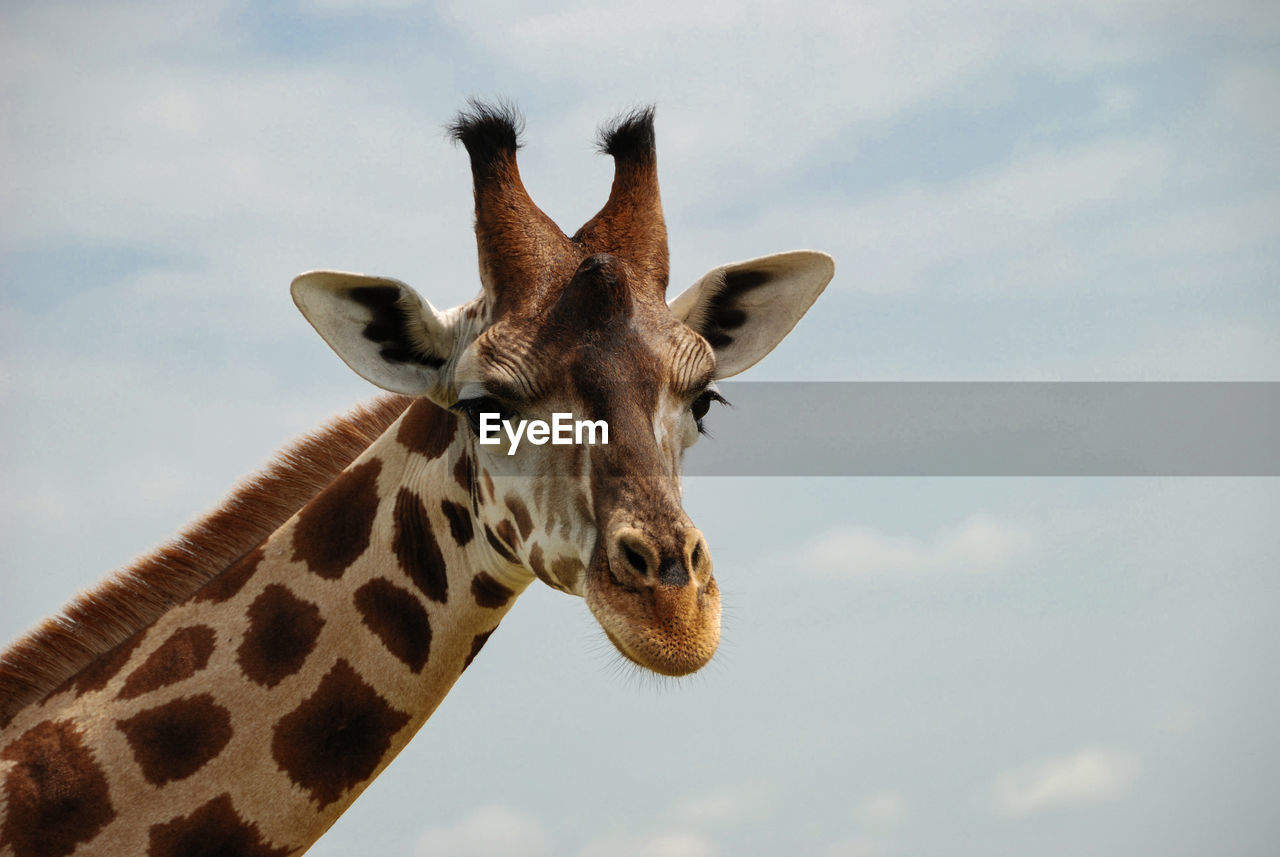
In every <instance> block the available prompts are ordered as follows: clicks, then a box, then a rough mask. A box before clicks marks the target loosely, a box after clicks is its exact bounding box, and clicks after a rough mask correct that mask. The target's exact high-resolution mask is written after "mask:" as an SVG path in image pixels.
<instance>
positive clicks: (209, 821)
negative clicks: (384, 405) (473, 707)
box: [0, 400, 532, 857]
mask: <svg viewBox="0 0 1280 857" xmlns="http://www.w3.org/2000/svg"><path fill="white" fill-rule="evenodd" d="M466 437H467V435H466V432H465V431H457V423H456V420H455V419H454V418H453V416H452V415H451V414H448V413H447V412H445V411H442V410H440V409H439V408H437V407H436V406H434V405H432V404H430V403H429V402H427V401H425V400H422V401H419V402H416V403H415V404H414V405H412V406H411V407H410V408H409V409H408V410H407V411H406V412H405V413H404V414H403V415H402V416H401V417H400V419H399V420H398V421H397V422H395V423H394V424H393V425H392V426H391V427H390V428H389V429H388V430H387V431H386V432H385V433H384V434H383V436H382V437H381V438H380V439H379V440H378V441H377V442H375V443H374V444H373V445H372V446H371V447H370V448H369V449H368V450H367V451H366V452H365V453H364V454H362V455H361V456H360V457H359V458H357V459H356V460H355V461H354V462H353V463H352V464H351V465H350V466H349V467H348V468H347V469H346V470H345V471H343V472H342V474H341V475H339V476H338V478H337V479H335V480H334V481H333V483H332V484H330V485H329V486H328V487H327V488H326V489H325V490H324V491H322V492H321V493H320V494H319V495H317V496H316V497H315V498H314V499H313V500H312V501H311V502H310V503H308V504H307V505H306V506H305V507H304V508H303V509H302V510H301V511H300V512H299V513H298V514H296V515H294V516H293V517H292V518H291V519H290V520H289V521H287V522H286V523H285V524H284V525H283V526H281V527H280V528H279V529H278V530H276V531H275V532H274V533H273V534H272V535H271V536H270V537H268V538H267V539H266V541H264V542H263V543H262V544H261V545H259V546H258V547H257V548H255V549H254V550H252V551H250V552H249V553H248V554H246V555H245V556H244V557H242V558H241V559H240V560H239V561H237V562H236V563H234V564H233V565H231V566H230V567H229V568H227V569H226V570H225V571H223V572H222V573H220V574H218V575H216V576H214V577H213V578H212V579H210V580H209V582H208V583H207V584H205V585H204V586H203V587H202V588H201V589H199V590H198V591H197V592H196V593H195V594H194V595H192V596H191V597H190V598H188V599H187V600H186V601H184V602H182V603H180V604H178V605H176V606H175V607H173V608H172V609H170V610H169V611H168V612H166V613H165V614H164V615H162V616H161V617H160V618H159V619H158V620H157V621H156V622H154V623H153V624H151V625H150V626H148V627H146V628H144V629H142V630H141V631H139V632H138V633H137V634H135V635H134V636H133V637H131V638H130V639H128V640H126V641H125V642H124V643H123V644H122V645H120V646H119V647H118V648H117V649H115V650H114V651H112V652H109V653H108V654H107V655H105V656H103V657H102V658H100V659H99V660H98V661H96V662H94V663H93V664H91V665H90V666H89V667H88V668H87V669H85V670H83V671H82V672H81V673H79V674H78V675H77V676H75V677H73V678H72V679H71V680H70V681H69V682H67V684H65V685H64V686H63V687H62V688H61V689H59V690H58V691H55V692H54V693H53V694H51V695H50V696H49V697H47V698H46V699H45V700H44V701H43V702H42V703H39V704H36V705H31V706H28V708H27V709H25V710H23V711H22V712H21V713H20V714H19V715H18V717H16V718H15V719H14V722H13V723H11V724H10V726H9V727H8V728H6V729H5V731H4V733H2V738H0V777H3V778H4V783H5V792H7V793H8V795H9V796H8V799H7V805H0V853H33V854H34V853H41V854H43V853H48V854H55V853H58V854H70V853H71V852H72V850H74V849H75V848H77V847H82V848H83V850H81V851H76V853H77V854H98V853H101V854H148V855H153V857H160V855H170V854H172V855H177V854H185V853H196V852H195V851H193V850H192V849H193V848H194V846H196V845H199V846H200V848H204V849H207V848H208V847H209V843H211V842H213V843H220V846H219V848H218V849H215V851H219V852H220V853H245V854H262V855H284V854H296V853H301V852H302V851H304V850H305V849H306V848H307V847H308V846H309V845H310V844H312V843H313V842H314V841H315V840H316V839H318V838H319V837H320V835H321V834H322V833H324V831H325V830H326V829H327V828H328V827H329V826H330V825H331V824H332V823H333V822H334V821H335V820H336V819H337V818H338V816H339V815H340V814H341V813H342V812H343V810H345V809H346V808H347V806H349V805H350V804H351V802H352V801H353V800H355V798H356V797H357V796H358V795H359V794H360V792H361V791H363V789H364V788H365V787H366V786H367V785H368V784H369V783H370V782H371V781H372V780H373V778H374V777H376V776H377V775H378V774H379V773H380V772H381V771H382V769H383V768H385V767H386V765H387V764H389V763H390V761H391V760H392V758H394V757H395V755H396V754H397V753H398V752H399V751H400V750H401V749H402V748H403V747H404V746H405V744H407V743H408V741H409V739H410V738H411V737H412V736H413V735H414V733H415V732H416V731H417V730H418V728H419V727H420V726H421V725H422V724H423V723H424V722H425V721H426V719H427V718H428V717H429V716H430V715H431V713H432V712H433V711H434V710H435V708H436V706H437V705H438V704H439V703H440V701H441V700H442V699H443V698H444V697H445V695H446V694H447V693H448V691H449V689H450V688H451V687H452V685H453V683H454V682H455V681H456V680H457V678H458V676H459V675H461V673H462V672H463V670H464V669H466V667H467V666H468V665H469V664H470V663H471V660H472V659H473V658H474V657H475V655H476V654H477V653H478V652H479V650H480V648H481V646H483V645H484V642H485V640H486V639H487V638H488V636H489V634H491V633H492V632H493V630H494V629H495V628H496V627H497V624H498V622H499V621H500V620H501V619H502V617H503V615H505V613H506V611H507V610H508V609H509V608H510V606H511V604H512V603H513V602H514V600H515V597H516V596H517V595H518V594H519V592H520V591H522V590H523V588H524V586H525V585H527V583H528V582H529V580H531V579H532V575H525V574H524V573H521V572H518V571H516V570H515V569H514V567H513V566H512V565H511V564H510V563H507V562H504V561H503V560H502V559H501V558H499V556H498V553H497V552H495V549H494V546H493V545H492V541H491V539H487V538H486V537H485V535H486V533H485V532H483V525H482V524H480V522H479V521H477V520H476V517H475V514H476V509H477V505H476V502H475V500H474V497H475V491H476V488H475V485H474V481H475V480H474V477H473V475H472V470H471V467H470V466H469V459H468V457H467V456H468V453H467V450H466V446H467V442H466ZM50 766H53V767H54V768H57V769H58V770H56V771H49V768H50ZM68 776H70V778H71V780H70V781H72V782H76V783H79V784H80V790H81V792H82V794H80V795H79V796H78V799H77V800H76V801H75V802H74V804H75V805H74V806H72V805H71V802H66V801H63V802H62V803H61V804H58V805H56V806H55V805H54V802H53V801H52V799H51V796H50V795H48V794H46V791H47V790H46V789H45V786H46V785H48V784H52V783H53V782H55V781H56V782H58V783H65V782H67V781H68V779H67V778H68ZM50 829H56V830H57V831H58V833H57V834H56V836H55V837H54V838H55V839H56V840H57V841H56V842H53V843H52V844H50V843H49V833H48V831H49V830H50ZM40 843H43V844H40ZM41 848H43V849H44V850H40V849H41ZM199 853H214V852H213V851H199Z"/></svg>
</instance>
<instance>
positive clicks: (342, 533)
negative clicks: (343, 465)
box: [293, 459, 382, 580]
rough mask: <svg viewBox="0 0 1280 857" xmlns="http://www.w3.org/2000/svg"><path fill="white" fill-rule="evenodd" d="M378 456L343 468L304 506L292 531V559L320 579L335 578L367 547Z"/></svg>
mask: <svg viewBox="0 0 1280 857" xmlns="http://www.w3.org/2000/svg"><path fill="white" fill-rule="evenodd" d="M381 470H382V462H380V461H378V460H377V459H373V460H370V461H366V462H365V463H364V464H359V465H356V466H355V467H352V468H351V469H350V470H346V471H343V473H342V474H341V475H339V476H338V478H337V479H335V480H333V482H332V483H331V484H330V485H329V487H328V488H326V489H324V491H322V492H320V494H319V495H318V496H317V497H316V498H315V499H314V500H312V501H311V502H310V503H308V504H307V505H306V506H304V507H303V509H302V511H301V512H299V513H298V523H297V525H296V526H295V527H294V530H293V559H294V560H295V561H298V560H301V561H303V562H305V563H306V564H307V568H309V569H310V570H311V571H313V572H315V573H316V574H318V575H320V576H321V577H323V578H326V579H329V580H336V579H337V578H339V577H341V576H342V573H343V572H344V571H346V570H347V568H348V567H349V566H350V565H351V563H353V562H355V561H356V558H357V557H359V556H360V555H361V554H362V553H364V552H365V550H366V549H367V548H368V547H369V535H370V533H371V532H372V531H373V518H374V515H376V514H377V512H378V473H379V472H380V471H381Z"/></svg>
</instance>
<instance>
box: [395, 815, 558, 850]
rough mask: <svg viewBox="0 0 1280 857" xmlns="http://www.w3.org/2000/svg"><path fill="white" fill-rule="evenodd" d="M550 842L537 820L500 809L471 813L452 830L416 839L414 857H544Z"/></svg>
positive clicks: (430, 832)
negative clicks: (416, 844) (416, 845)
mask: <svg viewBox="0 0 1280 857" xmlns="http://www.w3.org/2000/svg"><path fill="white" fill-rule="evenodd" d="M551 853H552V847H551V839H550V837H549V836H548V834H547V831H546V829H545V828H544V827H543V825H542V823H541V822H539V821H538V819H537V818H535V817H534V816H532V815H530V814H529V813H527V812H522V811H520V810H516V809H510V808H508V807H502V806H488V807H482V808H480V809H476V810H473V811H472V812H470V813H468V814H467V815H465V816H463V817H462V818H461V819H459V820H458V823H457V824H455V825H453V826H452V827H436V828H431V829H430V830H427V831H425V832H424V833H423V834H422V835H421V836H420V837H419V839H418V848H417V851H416V854H417V855H418V857H544V855H548V854H551Z"/></svg>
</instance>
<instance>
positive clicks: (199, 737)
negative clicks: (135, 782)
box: [116, 693, 231, 786]
mask: <svg viewBox="0 0 1280 857" xmlns="http://www.w3.org/2000/svg"><path fill="white" fill-rule="evenodd" d="M116 727H117V728H118V729H119V730H120V731H121V732H123V733H124V737H125V738H126V739H127V740H128V741H129V749H131V750H132V751H133V758H134V760H135V761H136V762H137V763H138V767H139V768H141V769H142V775H143V776H144V777H146V778H147V781H148V782H150V783H152V784H154V785H157V786H159V785H164V784H165V783H167V782H170V781H172V780H181V779H185V778H186V777H189V776H191V775H192V774H194V773H195V772H196V771H198V770H200V769H201V768H203V767H204V766H205V765H206V764H207V763H208V762H209V761H210V760H212V759H213V758H214V757H215V756H217V755H218V754H219V753H221V752H222V748H223V747H225V746H227V742H228V741H230V740H231V714H230V713H229V712H228V711H227V709H225V708H223V707H222V706H221V705H218V704H217V703H216V702H214V700H213V697H212V696H211V695H210V694H207V693H202V694H199V695H197V696H182V697H179V698H177V699H175V700H173V701H172V702H167V703H165V704H164V705H160V706H157V707H155V708H149V709H147V710H146V711H140V712H138V713H137V714H135V715H134V716H132V717H130V718H128V719H127V720H118V721H116Z"/></svg>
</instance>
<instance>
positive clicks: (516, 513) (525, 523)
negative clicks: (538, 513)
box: [506, 495, 533, 539]
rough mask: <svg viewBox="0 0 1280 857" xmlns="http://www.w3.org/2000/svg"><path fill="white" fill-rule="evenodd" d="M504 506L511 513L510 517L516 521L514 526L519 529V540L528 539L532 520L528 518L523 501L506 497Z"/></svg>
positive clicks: (531, 528)
mask: <svg viewBox="0 0 1280 857" xmlns="http://www.w3.org/2000/svg"><path fill="white" fill-rule="evenodd" d="M506 504H507V508H508V509H509V510H510V511H511V515H512V517H514V518H515V519H516V526H517V527H519V528H520V538H521V539H527V538H529V533H531V532H533V518H532V517H530V515H529V509H528V507H527V506H525V504H524V501H523V500H521V499H520V498H519V497H516V496H515V495H508V496H507V498H506Z"/></svg>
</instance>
